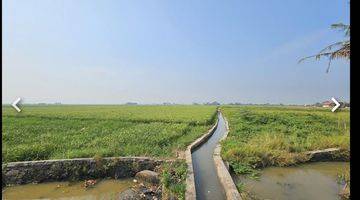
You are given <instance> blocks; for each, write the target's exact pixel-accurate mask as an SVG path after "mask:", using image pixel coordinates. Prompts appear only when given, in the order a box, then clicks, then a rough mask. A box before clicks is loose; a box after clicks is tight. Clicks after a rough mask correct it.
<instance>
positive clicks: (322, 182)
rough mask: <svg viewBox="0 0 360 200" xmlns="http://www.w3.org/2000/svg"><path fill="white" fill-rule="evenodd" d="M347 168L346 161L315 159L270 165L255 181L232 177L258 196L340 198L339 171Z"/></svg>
mask: <svg viewBox="0 0 360 200" xmlns="http://www.w3.org/2000/svg"><path fill="white" fill-rule="evenodd" d="M345 170H350V163H348V162H318V163H311V164H303V165H299V166H296V167H283V168H281V167H270V168H266V169H264V170H262V173H261V176H260V179H259V180H258V181H256V180H251V179H248V178H244V177H243V176H240V177H235V178H234V179H235V181H236V182H237V183H239V182H242V183H244V188H245V189H246V190H247V191H250V193H251V194H255V195H256V197H258V198H260V199H277V200H285V199H293V200H300V199H307V200H308V199H314V200H315V199H316V200H319V199H326V200H331V199H340V198H339V195H338V194H339V192H340V191H341V189H342V187H343V185H341V184H339V183H338V181H337V180H338V179H337V178H338V174H340V173H342V172H344V171H345Z"/></svg>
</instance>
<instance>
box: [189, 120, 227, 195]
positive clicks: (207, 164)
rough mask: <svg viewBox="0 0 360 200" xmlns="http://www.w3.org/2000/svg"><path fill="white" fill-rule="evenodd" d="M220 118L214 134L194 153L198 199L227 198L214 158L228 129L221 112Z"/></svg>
mask: <svg viewBox="0 0 360 200" xmlns="http://www.w3.org/2000/svg"><path fill="white" fill-rule="evenodd" d="M218 118H219V123H218V126H217V128H216V130H215V132H214V134H213V135H212V136H211V137H210V138H209V139H208V140H207V142H206V143H204V144H202V145H201V146H200V147H198V148H197V149H195V151H194V152H193V153H192V161H193V167H194V175H195V188H196V197H197V199H198V200H203V199H211V200H222V199H225V191H224V189H223V188H222V185H221V183H220V180H219V178H218V176H217V172H216V168H215V164H214V159H213V153H214V149H215V147H216V145H217V143H218V142H219V140H220V139H221V138H222V136H223V135H224V134H225V131H226V127H225V122H224V119H223V117H222V115H221V114H219V116H218Z"/></svg>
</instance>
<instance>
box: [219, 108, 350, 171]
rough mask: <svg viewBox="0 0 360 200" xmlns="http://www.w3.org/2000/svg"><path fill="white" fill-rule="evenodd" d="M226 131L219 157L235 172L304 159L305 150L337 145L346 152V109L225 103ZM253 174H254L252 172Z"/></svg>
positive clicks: (345, 153) (347, 131) (348, 141)
mask: <svg viewBox="0 0 360 200" xmlns="http://www.w3.org/2000/svg"><path fill="white" fill-rule="evenodd" d="M222 110H223V113H224V115H225V117H226V118H227V119H228V121H229V126H230V133H229V135H228V137H227V139H226V140H225V141H223V150H222V157H223V158H224V159H225V160H227V161H229V163H230V165H231V167H232V168H233V169H234V171H235V172H236V173H237V174H249V175H251V176H253V175H254V174H256V170H255V169H256V168H259V167H266V166H287V165H292V164H296V163H299V162H303V161H305V160H307V159H308V158H307V156H306V155H305V152H306V151H311V150H320V149H325V148H333V147H337V148H340V149H341V152H342V154H341V156H349V149H350V132H349V127H350V122H349V121H350V120H349V118H350V116H349V111H340V112H336V113H332V112H330V111H329V110H327V109H322V108H299V107H256V106H225V107H223V108H222ZM255 177H256V176H255Z"/></svg>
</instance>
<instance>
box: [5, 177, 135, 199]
mask: <svg viewBox="0 0 360 200" xmlns="http://www.w3.org/2000/svg"><path fill="white" fill-rule="evenodd" d="M132 185H133V182H132V179H124V180H102V181H100V182H98V183H97V184H96V185H95V186H94V187H91V188H86V189H85V188H84V187H83V182H76V183H70V182H53V183H41V184H26V185H19V186H12V187H6V188H5V190H3V192H2V195H3V198H2V199H61V200H70V199H72V200H73V199H76V200H82V199H89V200H92V199H96V200H99V199H104V200H105V199H106V200H107V199H117V197H118V196H119V194H120V193H121V192H122V191H124V190H126V189H128V188H129V187H131V186H132Z"/></svg>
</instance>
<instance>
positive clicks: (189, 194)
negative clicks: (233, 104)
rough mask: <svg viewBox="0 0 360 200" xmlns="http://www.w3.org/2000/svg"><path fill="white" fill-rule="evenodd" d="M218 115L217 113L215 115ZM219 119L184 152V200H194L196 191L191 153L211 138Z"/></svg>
mask: <svg viewBox="0 0 360 200" xmlns="http://www.w3.org/2000/svg"><path fill="white" fill-rule="evenodd" d="M217 114H218V113H217ZM218 122H219V119H218V118H217V119H216V122H215V124H214V126H212V127H211V128H210V129H209V130H208V132H207V133H205V134H204V135H203V136H201V137H200V138H198V139H196V140H195V141H194V142H193V143H191V144H190V145H189V146H188V147H187V148H186V151H185V160H186V164H187V168H188V170H187V177H186V191H185V200H196V189H195V176H194V169H193V163H192V157H191V153H192V152H193V150H194V149H195V148H196V147H199V146H200V145H201V144H203V143H205V142H206V141H207V139H208V138H209V137H211V136H212V135H213V134H214V132H215V130H216V127H217V125H218Z"/></svg>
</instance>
